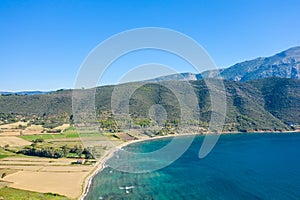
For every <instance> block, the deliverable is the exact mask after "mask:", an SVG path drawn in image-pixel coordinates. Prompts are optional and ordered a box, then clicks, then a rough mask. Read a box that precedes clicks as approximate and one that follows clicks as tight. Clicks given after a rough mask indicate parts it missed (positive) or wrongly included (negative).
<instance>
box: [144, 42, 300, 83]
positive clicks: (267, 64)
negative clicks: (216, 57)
mask: <svg viewBox="0 0 300 200" xmlns="http://www.w3.org/2000/svg"><path fill="white" fill-rule="evenodd" d="M218 77H222V78H223V79H225V80H233V81H239V82H246V81H250V80H256V79H263V78H269V77H279V78H294V79H300V47H293V48H290V49H288V50H286V51H283V52H280V53H278V54H276V55H274V56H271V57H261V58H256V59H254V60H249V61H244V62H241V63H237V64H235V65H233V66H231V67H228V68H223V69H219V70H217V69H216V70H209V71H204V72H202V73H201V74H193V73H182V74H173V75H168V76H162V77H159V78H155V79H151V80H147V81H146V82H160V81H169V80H188V81H191V80H200V79H202V78H218Z"/></svg>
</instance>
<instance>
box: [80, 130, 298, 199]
mask: <svg viewBox="0 0 300 200" xmlns="http://www.w3.org/2000/svg"><path fill="white" fill-rule="evenodd" d="M182 139H183V140H184V139H185V138H182ZM169 141H170V139H160V140H154V141H147V142H142V143H137V144H132V145H130V146H127V147H126V150H130V151H133V152H150V151H153V150H155V149H157V148H158V147H161V146H163V145H165V144H167V143H168V142H169ZM202 141H203V136H197V137H196V138H195V140H194V142H193V143H192V145H191V146H190V148H189V149H188V150H187V151H186V152H185V153H184V154H183V155H182V156H181V157H180V158H179V159H178V160H177V161H175V162H174V163H172V164H171V165H169V166H168V167H165V168H163V169H161V170H158V171H155V172H151V173H142V174H132V173H125V172H120V171H116V170H114V169H111V168H110V167H107V168H105V169H104V170H103V171H102V172H100V173H99V174H97V175H96V176H95V178H94V179H93V181H92V185H91V188H90V190H89V193H88V195H87V196H86V200H90V199H93V200H94V199H172V200H176V199H212V200H216V199H230V200H231V199H300V134H299V133H289V134H230V135H221V137H220V139H219V141H218V143H217V145H216V146H215V148H214V149H213V150H212V152H211V153H210V154H209V155H208V156H207V157H205V158H204V159H199V157H198V153H199V148H200V146H201V144H202ZM112 159H114V158H112ZM124 186H134V187H133V188H131V189H128V190H127V192H128V193H126V190H124V189H122V187H124ZM120 188H121V189H120Z"/></svg>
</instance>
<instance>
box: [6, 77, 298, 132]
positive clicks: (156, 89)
mask: <svg viewBox="0 0 300 200" xmlns="http://www.w3.org/2000/svg"><path fill="white" fill-rule="evenodd" d="M168 84H171V85H173V86H174V87H180V84H179V85H178V81H171V82H169V83H168ZM176 84H177V85H176ZM190 84H191V86H192V88H193V90H194V91H195V94H196V95H197V97H198V100H199V101H198V102H199V108H200V110H199V112H198V111H197V112H198V113H195V114H198V115H199V117H200V125H201V126H203V127H207V123H208V121H209V119H210V116H211V107H210V96H209V91H208V89H207V87H206V85H205V82H204V80H196V81H190ZM224 84H225V89H226V98H227V116H226V124H225V127H224V130H230V131H235V130H239V131H246V130H289V129H291V128H292V125H294V124H300V115H299V113H300V95H299V94H300V80H297V79H285V78H267V79H260V80H255V81H249V82H236V81H224ZM163 85H164V84H156V83H147V84H145V85H144V86H142V87H139V85H138V83H127V84H122V85H118V86H103V87H98V88H97V90H96V91H97V92H96V108H97V114H98V118H99V121H101V124H102V125H103V126H104V124H106V125H105V126H108V125H107V124H110V126H112V124H114V120H113V115H112V114H111V110H110V108H111V94H112V92H113V90H114V89H115V88H116V87H117V88H119V89H121V90H122V91H124V92H126V90H127V89H128V88H134V87H136V88H138V87H139V88H138V89H137V90H136V91H135V92H134V94H133V95H132V96H131V99H130V101H129V104H130V106H129V114H130V117H131V118H133V119H134V120H135V122H138V123H141V122H143V123H144V122H147V120H148V121H151V120H152V119H150V118H149V116H148V113H149V109H150V108H151V106H152V105H155V104H160V105H162V106H163V107H164V108H165V110H166V112H167V114H168V119H169V120H171V121H176V120H180V119H179V118H178V117H179V116H180V105H179V103H178V101H177V99H176V96H174V94H173V93H172V91H170V90H168V89H167V88H166V87H164V86H163ZM126 88H127V89H126ZM182 90H184V88H183V89H182ZM123 103H126V102H123ZM120 105H122V102H121V104H120ZM186 109H192V108H189V105H188V104H187V105H186ZM195 112H196V111H195ZM128 117H129V116H128ZM24 118H26V120H28V119H31V120H35V122H36V123H42V122H43V121H46V122H47V123H57V122H60V121H66V120H68V121H70V122H72V90H63V91H57V92H53V93H51V94H41V95H30V96H18V95H10V96H0V120H1V123H7V122H9V121H13V120H19V119H23V120H25V119H24ZM145 120H146V121H145ZM114 128H116V127H115V126H114Z"/></svg>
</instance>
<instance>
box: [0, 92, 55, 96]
mask: <svg viewBox="0 0 300 200" xmlns="http://www.w3.org/2000/svg"><path fill="white" fill-rule="evenodd" d="M51 92H52V91H47V92H42V91H21V92H1V91H0V95H13V94H14V95H35V94H50V93H51Z"/></svg>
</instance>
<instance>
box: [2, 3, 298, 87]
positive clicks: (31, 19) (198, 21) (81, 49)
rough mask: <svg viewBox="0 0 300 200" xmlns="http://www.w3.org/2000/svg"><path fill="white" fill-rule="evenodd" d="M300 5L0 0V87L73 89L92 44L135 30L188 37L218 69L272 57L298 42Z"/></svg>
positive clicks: (296, 44)
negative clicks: (167, 30)
mask: <svg viewBox="0 0 300 200" xmlns="http://www.w3.org/2000/svg"><path fill="white" fill-rule="evenodd" d="M299 10H300V1H298V0H284V1H283V0H268V1H267V0H247V1H246V0H219V1H217V0H198V1H196V0H195V1H169V0H164V1H161V0H160V1H158V0H151V1H149V0H147V1H146V0H130V1H121V0H120V1H114V0H106V1H89V0H84V1H76V0H69V1H67V0H49V1H46V0H35V1H30V0H27V1H21V0H20V1H13V0H0V67H1V79H0V91H21V90H56V89H60V88H72V87H73V85H74V81H75V78H76V75H77V72H78V70H79V67H80V64H81V63H82V62H83V60H84V58H85V57H86V56H87V55H88V53H89V52H90V51H91V50H92V49H93V48H94V47H95V46H96V45H98V44H99V43H100V42H101V41H103V40H105V39H107V38H108V37H110V36H112V35H114V34H116V33H119V32H121V31H125V30H127V29H132V28H139V27H149V26H151V27H164V28H170V29H174V30H177V31H180V32H182V33H184V34H186V35H189V36H190V37H192V38H194V39H195V40H196V41H197V42H198V43H199V44H201V45H202V46H203V47H204V48H205V49H206V50H207V51H208V53H209V54H210V55H211V57H212V58H213V60H214V61H215V63H216V64H217V65H218V66H219V67H228V66H230V65H232V64H234V63H236V62H240V61H243V60H247V59H252V58H256V57H259V56H269V55H272V54H274V53H277V52H279V51H281V50H285V49H287V48H289V47H292V46H298V45H300V21H299V19H300V12H299ZM147 59H148V60H147ZM153 59H154V60H153ZM146 60H147V61H152V60H153V61H155V56H153V55H152V56H151V55H150V56H149V55H148V58H145V61H146ZM141 63H143V62H141ZM179 70H180V69H179ZM117 71H118V70H117V69H116V71H115V72H116V73H117ZM114 81H115V80H113V79H111V80H110V79H107V80H105V81H104V83H114Z"/></svg>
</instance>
